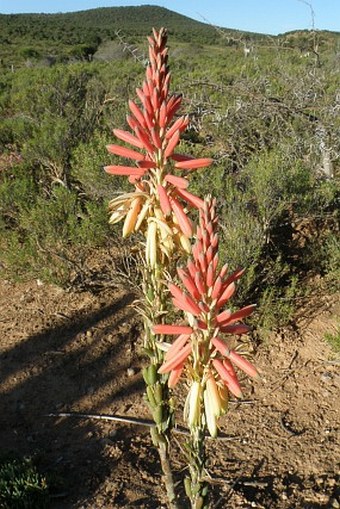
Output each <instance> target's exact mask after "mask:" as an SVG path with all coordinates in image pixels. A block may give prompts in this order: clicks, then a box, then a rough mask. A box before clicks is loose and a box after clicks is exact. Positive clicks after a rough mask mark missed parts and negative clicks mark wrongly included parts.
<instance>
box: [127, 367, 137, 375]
mask: <svg viewBox="0 0 340 509" xmlns="http://www.w3.org/2000/svg"><path fill="white" fill-rule="evenodd" d="M126 373H127V376H129V377H131V376H134V375H135V374H136V372H135V370H134V369H133V368H128V369H127V370H126Z"/></svg>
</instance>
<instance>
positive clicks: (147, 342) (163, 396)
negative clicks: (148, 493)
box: [143, 264, 178, 509]
mask: <svg viewBox="0 0 340 509" xmlns="http://www.w3.org/2000/svg"><path fill="white" fill-rule="evenodd" d="M164 280H165V270H164V267H163V266H162V265H161V264H158V265H157V266H156V267H155V268H153V269H151V268H150V267H148V268H146V269H145V270H144V273H143V284H144V292H145V296H146V298H145V304H144V309H143V312H144V313H143V316H144V333H145V335H144V348H145V351H146V353H147V354H148V356H149V360H150V363H149V366H148V367H147V368H145V369H144V371H143V374H144V380H145V382H146V398H147V401H148V404H149V407H150V410H151V413H152V417H153V419H154V421H155V427H154V428H151V437H152V440H153V443H154V445H155V446H156V447H157V449H158V453H159V457H160V462H161V467H162V471H163V480H164V484H165V488H166V492H167V498H168V506H169V509H178V504H177V501H176V498H177V497H176V492H175V484H174V479H173V475H172V470H171V464H170V454H169V452H170V451H169V449H170V433H171V429H172V426H173V418H174V415H173V414H174V409H173V403H172V400H171V397H170V394H169V388H168V386H167V378H166V377H164V375H160V374H158V373H157V371H158V368H159V367H160V366H161V364H162V363H163V360H164V354H163V352H162V350H160V349H159V348H158V346H157V344H156V336H155V335H154V334H153V332H152V326H153V325H154V324H155V323H161V322H163V320H164V312H165V311H166V309H167V297H166V296H167V292H166V286H165V284H164Z"/></svg>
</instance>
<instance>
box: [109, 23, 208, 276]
mask: <svg viewBox="0 0 340 509" xmlns="http://www.w3.org/2000/svg"><path fill="white" fill-rule="evenodd" d="M148 40H149V65H148V67H147V69H146V77H145V81H144V82H143V86H142V88H137V89H136V92H137V96H138V98H139V102H140V104H139V105H138V104H137V103H136V102H134V101H129V109H130V115H128V116H127V123H128V125H129V127H130V128H131V130H132V132H130V131H124V130H121V129H114V131H113V132H114V134H115V136H116V137H117V138H118V139H119V140H121V141H123V142H125V143H128V144H129V145H130V146H132V147H133V148H128V147H125V146H122V145H117V144H113V145H108V147H107V149H108V151H109V152H110V153H111V154H114V155H118V156H122V157H124V158H126V159H131V160H132V161H134V165H133V166H132V165H131V166H130V165H129V166H121V165H119V166H117V165H110V166H106V167H105V171H106V172H107V173H109V174H113V175H126V176H128V179H129V182H130V183H131V184H133V185H134V186H135V191H134V192H131V193H126V194H124V195H121V196H119V197H117V198H115V199H113V200H112V201H111V202H110V205H109V206H110V210H111V217H110V222H111V223H113V224H114V223H117V222H118V221H120V220H122V219H124V218H125V221H124V226H123V236H127V235H129V234H130V233H132V232H133V231H138V230H141V231H142V232H143V233H145V235H146V239H147V241H146V260H147V263H148V264H149V265H150V266H155V264H156V263H157V261H158V259H159V258H160V257H161V256H164V255H165V256H166V257H168V258H169V257H170V256H171V254H172V252H173V250H174V247H175V246H178V247H181V248H183V249H184V250H185V251H187V252H190V249H191V246H190V242H189V238H190V237H191V236H192V234H193V226H192V223H191V221H190V219H189V218H188V216H187V209H186V207H187V206H189V207H196V208H200V207H202V205H203V200H201V199H200V198H198V197H197V196H195V195H193V194H192V193H190V192H189V191H188V190H187V187H188V185H189V179H188V176H189V174H190V172H191V171H192V170H196V169H198V168H203V167H206V166H209V165H210V164H211V163H212V159H208V158H203V159H195V158H193V157H191V156H188V155H184V154H178V153H176V152H175V149H176V146H177V145H178V143H179V140H180V135H181V133H182V132H183V131H184V130H185V129H186V127H187V125H188V123H189V119H188V117H187V116H180V117H178V118H176V113H177V111H178V109H179V107H180V105H181V101H182V97H181V96H180V95H176V94H172V95H171V94H169V84H170V72H169V68H168V65H167V60H168V54H167V53H168V49H167V47H166V41H167V33H166V30H165V29H164V28H161V29H160V31H159V32H156V31H155V30H153V37H149V38H148ZM136 149H137V150H136ZM179 172H182V175H178V173H179Z"/></svg>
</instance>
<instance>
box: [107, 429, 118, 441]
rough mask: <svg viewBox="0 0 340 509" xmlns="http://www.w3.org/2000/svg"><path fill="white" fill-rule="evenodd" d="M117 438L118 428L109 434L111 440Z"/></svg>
mask: <svg viewBox="0 0 340 509" xmlns="http://www.w3.org/2000/svg"><path fill="white" fill-rule="evenodd" d="M116 436H117V429H116V428H114V429H113V430H111V431H110V433H109V439H110V440H112V439H114V438H116Z"/></svg>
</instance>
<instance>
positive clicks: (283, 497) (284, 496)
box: [281, 491, 288, 500]
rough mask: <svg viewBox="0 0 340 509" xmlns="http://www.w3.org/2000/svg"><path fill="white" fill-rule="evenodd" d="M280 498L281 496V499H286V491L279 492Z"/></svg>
mask: <svg viewBox="0 0 340 509" xmlns="http://www.w3.org/2000/svg"><path fill="white" fill-rule="evenodd" d="M281 498H282V500H288V495H287V492H286V491H283V492H282V493H281Z"/></svg>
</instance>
